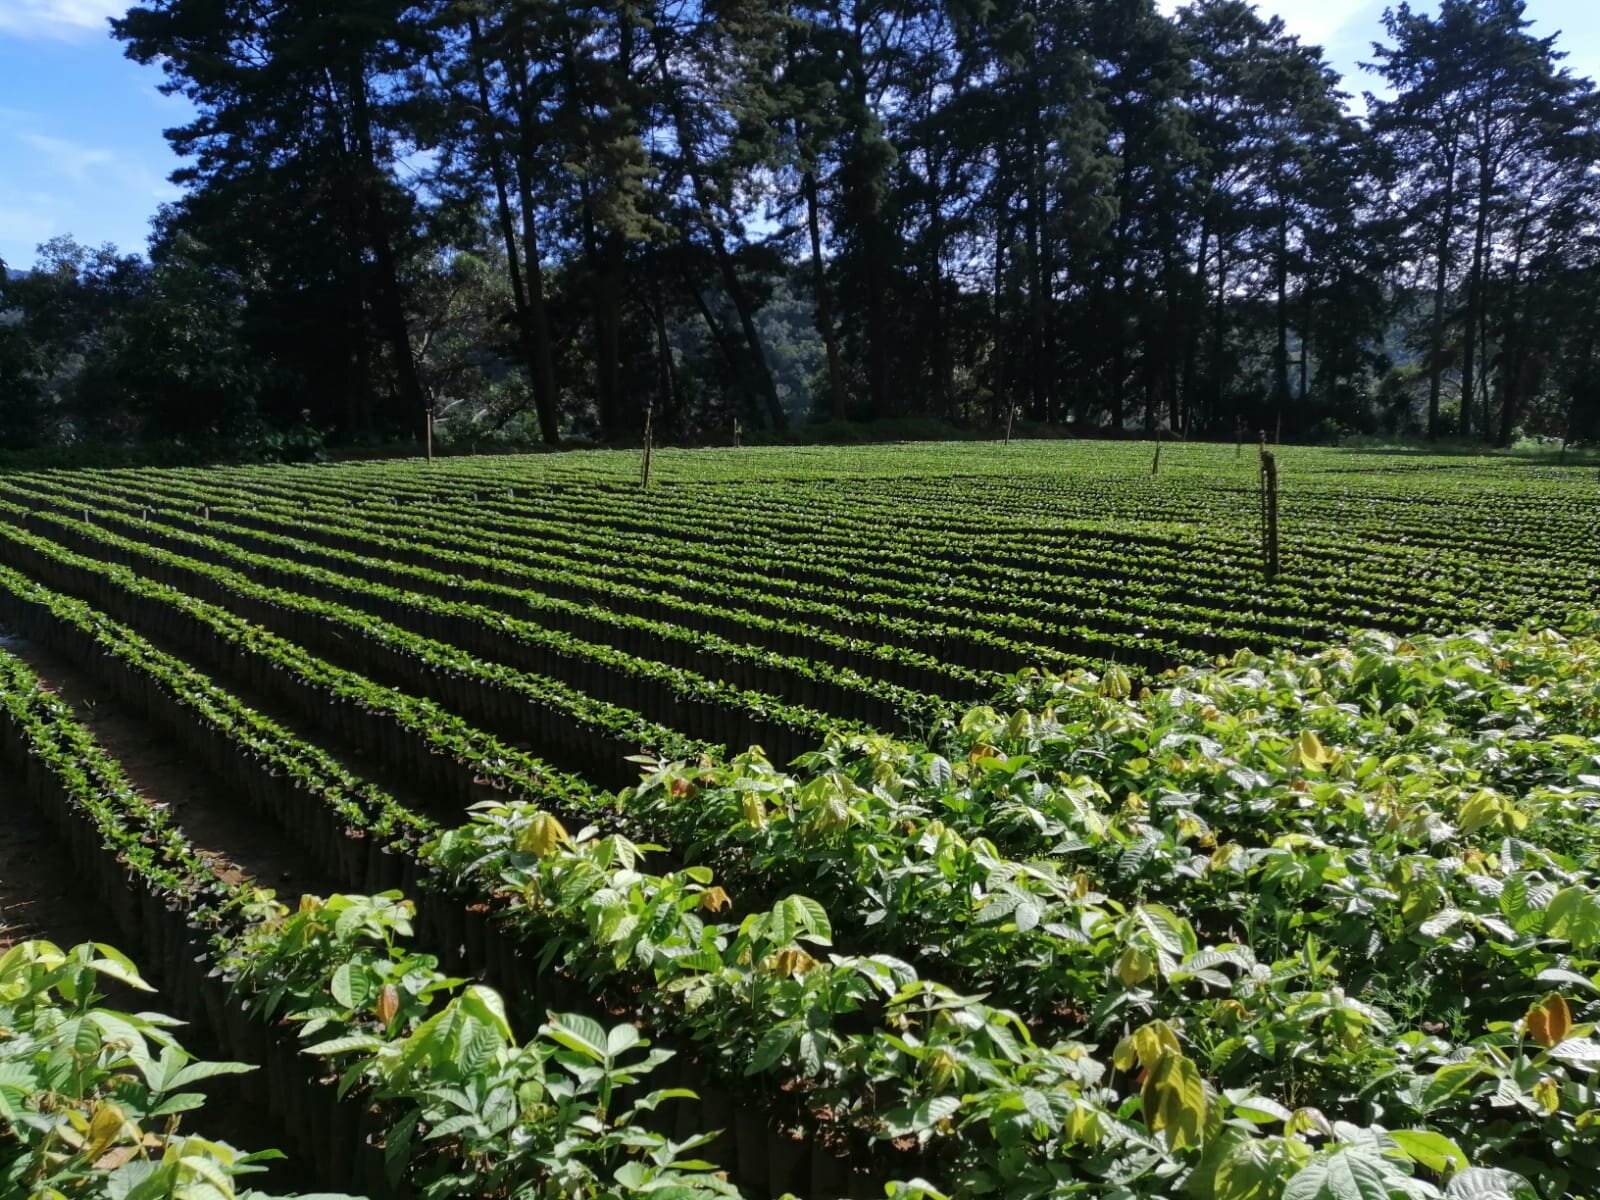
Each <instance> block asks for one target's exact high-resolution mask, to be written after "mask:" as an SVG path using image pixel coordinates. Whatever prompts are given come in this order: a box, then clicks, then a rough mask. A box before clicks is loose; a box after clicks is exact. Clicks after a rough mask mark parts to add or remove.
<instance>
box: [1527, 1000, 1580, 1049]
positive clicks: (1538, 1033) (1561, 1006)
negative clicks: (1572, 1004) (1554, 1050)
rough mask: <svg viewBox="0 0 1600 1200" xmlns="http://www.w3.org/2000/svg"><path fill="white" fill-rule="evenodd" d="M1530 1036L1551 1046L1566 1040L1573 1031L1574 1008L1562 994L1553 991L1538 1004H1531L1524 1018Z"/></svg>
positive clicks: (1547, 1046) (1540, 1042)
mask: <svg viewBox="0 0 1600 1200" xmlns="http://www.w3.org/2000/svg"><path fill="white" fill-rule="evenodd" d="M1522 1021H1523V1025H1524V1026H1525V1027H1526V1028H1527V1031H1528V1036H1529V1037H1531V1038H1532V1039H1533V1040H1534V1041H1536V1042H1538V1043H1539V1044H1540V1045H1541V1046H1544V1047H1545V1048H1547V1049H1548V1048H1549V1047H1551V1046H1554V1045H1555V1044H1556V1043H1557V1042H1562V1041H1565V1040H1566V1037H1567V1034H1569V1033H1571V1032H1572V1010H1571V1009H1570V1008H1568V1007H1567V1002H1566V1000H1564V999H1563V998H1562V997H1561V996H1560V995H1558V994H1557V993H1555V992H1551V993H1550V994H1549V995H1548V996H1546V997H1545V998H1544V999H1543V1000H1540V1001H1539V1002H1538V1003H1537V1004H1533V1005H1530V1006H1529V1008H1528V1012H1527V1015H1526V1016H1524V1017H1523V1018H1522Z"/></svg>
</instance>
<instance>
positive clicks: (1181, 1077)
mask: <svg viewBox="0 0 1600 1200" xmlns="http://www.w3.org/2000/svg"><path fill="white" fill-rule="evenodd" d="M1141 1095H1142V1099H1143V1107H1144V1119H1145V1124H1146V1125H1148V1126H1149V1127H1150V1129H1151V1130H1152V1131H1153V1132H1155V1133H1159V1134H1161V1135H1162V1136H1163V1137H1164V1138H1165V1139H1166V1142H1167V1146H1168V1147H1169V1148H1170V1149H1172V1150H1182V1149H1184V1148H1185V1147H1191V1146H1198V1145H1200V1143H1201V1142H1202V1141H1203V1140H1204V1131H1205V1116H1206V1088H1205V1084H1204V1083H1203V1082H1202V1081H1201V1079H1200V1069H1199V1068H1198V1067H1196V1066H1195V1065H1194V1063H1193V1062H1192V1061H1190V1060H1189V1059H1188V1058H1187V1057H1185V1056H1184V1055H1182V1054H1179V1053H1177V1052H1175V1051H1172V1050H1168V1051H1166V1052H1165V1053H1164V1054H1162V1056H1161V1057H1160V1058H1159V1059H1158V1060H1157V1061H1156V1065H1155V1066H1154V1067H1152V1068H1151V1069H1150V1073H1149V1074H1148V1075H1147V1076H1145V1081H1144V1089H1143V1091H1142V1093H1141Z"/></svg>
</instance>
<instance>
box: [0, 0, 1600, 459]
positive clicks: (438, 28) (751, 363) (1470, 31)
mask: <svg viewBox="0 0 1600 1200" xmlns="http://www.w3.org/2000/svg"><path fill="white" fill-rule="evenodd" d="M112 35H113V36H114V37H116V38H118V39H120V40H121V41H122V42H123V43H124V44H125V47H126V52H127V54H128V55H129V56H130V57H132V58H133V59H135V60H137V61H140V62H143V63H148V64H156V65H159V67H160V69H161V70H162V71H164V72H165V84H164V86H165V87H166V88H167V89H169V90H171V91H173V92H177V93H181V94H182V95H184V96H185V97H187V98H188V99H189V101H191V102H192V104H193V106H194V110H195V114H196V115H195V117H194V119H193V120H192V121H191V122H190V123H189V124H187V125H185V126H183V127H182V128H178V129H174V130H172V131H170V132H169V134H168V137H169V139H170V141H171V143H172V145H173V147H174V149H176V150H177V151H178V152H179V153H180V154H181V155H183V156H184V158H185V161H186V164H187V165H185V166H184V167H183V168H182V169H181V170H180V171H179V172H178V174H177V176H176V179H177V182H179V183H180V184H181V185H182V186H183V189H184V190H183V195H182V197H181V199H179V200H177V201H176V202H174V203H172V204H170V205H168V206H166V207H165V208H163V210H162V211H161V212H160V214H159V215H158V217H157V219H156V221H155V223H154V228H153V234H152V238H151V242H150V246H149V248H148V257H141V256H125V255H121V254H119V253H117V252H116V251H114V250H112V249H110V248H105V249H101V250H92V249H88V248H85V247H82V246H79V245H77V244H76V243H74V242H72V241H70V240H67V239H59V240H57V241H55V242H52V243H49V244H47V245H46V246H44V247H41V251H40V258H39V261H38V262H37V263H36V264H34V269H33V270H32V271H29V272H18V271H13V272H12V274H11V276H10V277H9V278H8V279H7V280H6V281H5V282H4V283H3V284H0V288H3V291H0V425H3V428H0V436H3V437H4V439H5V440H6V442H7V444H10V445H37V444H48V443H59V442H71V441H81V440H124V441H126V440H133V439H139V438H188V439H194V438H211V439H223V440H227V439H249V438H254V437H260V436H264V435H270V436H273V437H285V436H294V435H293V434H289V433H285V432H284V431H295V430H298V431H300V433H302V434H304V435H305V436H315V437H321V436H328V437H332V438H339V439H344V440H349V441H362V440H373V439H379V438H385V437H393V436H396V435H400V436H412V435H415V434H416V432H417V431H418V430H419V429H420V427H421V424H422V414H423V413H424V412H425V411H427V410H429V409H430V408H431V409H433V410H435V411H436V412H437V414H438V416H439V419H440V421H441V422H442V426H441V428H442V429H444V430H448V431H451V432H452V433H454V434H457V435H459V434H461V433H462V432H464V431H465V432H469V433H470V434H471V436H473V437H483V438H489V437H493V436H497V435H499V436H508V437H522V438H539V439H543V440H545V441H550V442H555V441H557V440H560V439H562V438H571V437H574V436H581V437H594V438H600V439H606V440H623V439H629V438H634V439H636V438H637V437H638V436H639V433H640V430H641V428H642V426H643V424H644V422H645V420H646V417H647V414H648V419H649V420H650V421H651V422H652V423H653V428H654V429H655V431H656V433H657V435H658V436H660V437H669V438H670V437H679V438H696V437H706V436H712V435H716V434H720V432H721V431H725V430H727V429H729V428H730V427H731V426H732V425H733V423H734V422H735V421H738V422H740V423H741V424H743V425H744V426H745V427H746V428H752V429H753V428H769V429H785V428H790V427H794V426H796V425H800V424H804V423H808V422H813V421H818V420H863V419H877V418H907V417H929V418H938V419H940V420H946V421H951V422H955V423H959V424H964V425H970V426H999V425H1002V424H1004V423H1005V421H1006V420H1007V419H1008V416H1010V415H1015V416H1017V417H1020V419H1022V420H1025V421H1033V422H1043V423H1050V424H1056V425H1075V426H1080V427H1103V428H1119V429H1124V430H1130V431H1131V430H1144V431H1147V432H1150V431H1156V430H1172V431H1175V432H1183V433H1185V434H1192V435H1196V436H1202V435H1212V436H1233V435H1234V433H1235V432H1236V431H1237V430H1239V429H1241V428H1242V429H1248V430H1252V431H1253V430H1254V429H1256V428H1264V429H1267V430H1269V431H1274V430H1277V431H1281V433H1282V435H1283V436H1285V437H1290V436H1322V435H1327V434H1331V433H1334V432H1337V431H1360V432H1369V433H1370V432H1380V431H1391V432H1400V433H1411V432H1414V433H1421V434H1427V435H1430V436H1446V435H1448V436H1453V437H1473V438H1480V439H1483V440H1486V441H1494V442H1506V441H1509V440H1511V439H1512V438H1513V437H1515V436H1517V435H1518V434H1519V433H1521V432H1523V431H1528V432H1534V433H1544V434H1555V435H1562V436H1572V437H1574V438H1577V437H1588V436H1593V435H1595V434H1596V433H1597V432H1600V386H1597V385H1600V346H1597V345H1596V336H1597V333H1600V321H1597V320H1596V312H1597V310H1600V172H1597V161H1600V100H1597V97H1596V92H1595V89H1594V87H1593V85H1592V83H1591V82H1590V81H1589V80H1588V79H1584V78H1578V77H1576V76H1574V74H1573V73H1571V72H1570V71H1569V70H1568V69H1567V68H1565V67H1564V66H1563V65H1562V59H1563V55H1562V53H1561V51H1560V47H1559V44H1558V42H1557V40H1556V39H1555V38H1554V37H1551V38H1541V37H1538V36H1535V34H1534V32H1533V31H1532V29H1531V26H1530V24H1529V22H1528V19H1527V18H1526V16H1525V13H1524V6H1523V4H1522V3H1521V0H1443V3H1442V4H1440V5H1438V6H1437V8H1435V7H1434V6H1431V5H1430V6H1427V7H1426V8H1425V9H1417V10H1414V9H1412V8H1410V7H1408V6H1407V5H1405V4H1401V5H1399V6H1398V7H1395V8H1392V9H1390V10H1389V11H1388V12H1387V13H1386V14H1385V16H1384V20H1383V26H1382V30H1381V31H1380V38H1381V40H1380V41H1379V42H1378V43H1376V44H1375V45H1374V46H1373V48H1372V51H1371V53H1370V56H1369V59H1370V61H1369V64H1368V65H1367V67H1366V70H1365V72H1364V74H1363V76H1362V78H1360V79H1358V80H1351V81H1341V79H1340V78H1339V76H1338V75H1337V74H1336V73H1335V72H1334V71H1333V70H1332V69H1331V68H1330V67H1329V65H1328V63H1327V62H1326V61H1325V59H1324V57H1323V55H1322V52H1321V50H1320V49H1319V48H1318V47H1315V46H1310V45H1306V44H1304V43H1302V42H1301V41H1299V40H1298V39H1297V38H1295V37H1293V36H1291V35H1289V34H1287V33H1286V32H1285V30H1284V27H1283V25H1282V23H1281V22H1280V21H1279V20H1278V19H1276V18H1274V17H1272V16H1270V15H1268V14H1267V13H1265V12H1263V11H1261V10H1259V9H1257V8H1255V7H1253V6H1251V5H1250V4H1247V3H1243V2H1242V0H1196V2H1195V3H1193V4H1190V5H1188V6H1186V7H1184V8H1181V9H1179V10H1178V11H1177V13H1176V15H1174V16H1172V17H1168V16H1164V15H1163V14H1162V13H1161V12H1159V11H1158V9H1157V8H1156V5H1155V3H1154V0H945V2H943V3H929V2H927V0H922V2H910V0H860V2H854V3H852V2H851V0H824V2H821V3H812V4H807V3H798V2H785V0H763V2H758V0H574V2H563V3H557V2H555V0H427V2H423V3H408V2H405V0H294V2H293V3H290V2H288V0H278V2H272V3H262V2H261V0H146V2H145V3H143V4H140V5H137V6H135V7H133V8H131V9H129V11H128V12H127V14H126V15H125V16H124V17H122V18H120V19H117V20H114V21H113V22H112ZM1358 91H1362V92H1363V93H1364V94H1363V95H1361V96H1360V97H1359V98H1358V97H1357V94H1356V93H1357V92H1358Z"/></svg>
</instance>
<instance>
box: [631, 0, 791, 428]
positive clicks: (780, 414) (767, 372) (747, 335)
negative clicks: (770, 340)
mask: <svg viewBox="0 0 1600 1200" xmlns="http://www.w3.org/2000/svg"><path fill="white" fill-rule="evenodd" d="M655 35H656V36H655V52H656V68H657V71H658V74H659V83H660V85H661V92H662V95H663V97H664V98H665V100H666V103H667V106H668V108H669V109H670V110H671V113H672V121H673V128H674V130H675V131H676V133H677V135H678V151H679V153H680V154H681V155H682V156H683V161H684V164H685V166H686V168H687V173H688V176H689V182H690V183H691V184H692V185H693V187H694V198H695V206H696V208H697V209H698V210H699V213H700V223H701V225H702V226H703V227H704V229H705V232H706V236H707V237H708V238H709V240H710V242H711V252H712V256H713V257H714V258H715V259H716V263H717V272H718V274H720V275H721V276H722V286H723V288H724V289H726V291H727V293H728V299H730V300H732V301H733V308H734V311H735V312H736V313H737V314H738V315H739V328H740V330H741V331H742V332H743V333H744V340H745V345H746V347H747V348H748V349H749V352H750V368H751V371H752V372H753V374H754V378H755V383H756V387H757V389H758V390H759V391H760V394H761V398H762V400H763V401H764V402H765V408H766V416H767V420H768V421H769V422H770V423H771V425H772V428H774V429H787V428H788V427H789V419H788V416H787V414H786V413H785V412H784V411H783V401H782V400H781V399H780V398H779V396H778V385H777V382H776V381H775V380H774V379H773V377H772V367H771V365H770V364H769V363H768V362H767V352H766V347H765V346H764V345H763V344H762V341H761V330H760V328H759V327H758V326H757V325H756V315H755V314H756V310H755V303H754V301H752V299H751V297H750V290H749V289H748V288H746V287H745V285H744V281H743V280H741V279H740V278H739V268H738V264H737V263H736V262H735V261H734V258H733V254H732V252H731V251H730V250H729V249H728V240H727V238H726V237H725V236H724V233H723V221H722V220H721V218H720V217H719V216H718V214H717V212H716V211H715V209H714V208H713V207H712V204H711V189H710V187H709V186H708V185H707V183H706V179H705V175H704V173H703V172H702V171H701V170H700V166H699V160H698V159H697V158H696V156H695V141H696V139H695V137H694V131H693V130H692V129H691V128H690V127H689V117H688V114H687V113H686V112H684V109H683V101H682V99H681V97H680V96H679V95H678V93H677V90H676V89H675V87H674V86H673V74H672V67H671V62H670V55H669V53H668V47H667V41H666V37H665V23H664V22H658V23H657V24H656V27H655Z"/></svg>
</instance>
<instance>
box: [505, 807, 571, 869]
mask: <svg viewBox="0 0 1600 1200" xmlns="http://www.w3.org/2000/svg"><path fill="white" fill-rule="evenodd" d="M571 844H572V836H571V835H570V834H568V833H567V830H566V827H565V826H563V825H562V824H561V822H560V821H558V820H556V819H555V817H553V816H551V815H550V814H549V813H547V812H536V813H534V814H533V819H532V820H530V821H529V822H528V824H527V827H526V828H525V829H523V831H522V833H521V834H520V835H519V836H518V838H517V849H518V850H525V851H531V852H533V853H534V854H536V855H538V856H539V857H540V858H549V857H550V856H551V855H552V854H554V853H555V852H556V851H557V850H559V849H560V848H561V847H562V846H570V845H571Z"/></svg>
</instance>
